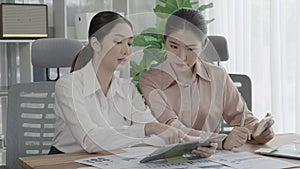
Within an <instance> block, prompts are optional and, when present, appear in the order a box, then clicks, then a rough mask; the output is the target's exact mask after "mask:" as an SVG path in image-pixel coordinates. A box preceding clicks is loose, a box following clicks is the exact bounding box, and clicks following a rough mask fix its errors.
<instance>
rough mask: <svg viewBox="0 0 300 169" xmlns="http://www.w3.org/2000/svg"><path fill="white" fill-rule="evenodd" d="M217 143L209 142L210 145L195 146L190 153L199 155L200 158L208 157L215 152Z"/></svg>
mask: <svg viewBox="0 0 300 169" xmlns="http://www.w3.org/2000/svg"><path fill="white" fill-rule="evenodd" d="M217 147H218V144H217V143H210V147H197V148H195V149H194V150H192V152H191V153H193V154H197V155H199V157H201V158H208V157H210V156H211V155H213V154H214V153H215V152H216V149H217Z"/></svg>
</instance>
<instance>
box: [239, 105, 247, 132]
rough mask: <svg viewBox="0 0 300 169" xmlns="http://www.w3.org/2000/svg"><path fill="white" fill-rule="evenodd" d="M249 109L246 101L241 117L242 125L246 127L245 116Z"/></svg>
mask: <svg viewBox="0 0 300 169" xmlns="http://www.w3.org/2000/svg"><path fill="white" fill-rule="evenodd" d="M247 109H248V108H247V104H246V103H244V107H243V112H242V119H241V127H244V125H245V116H246V111H247Z"/></svg>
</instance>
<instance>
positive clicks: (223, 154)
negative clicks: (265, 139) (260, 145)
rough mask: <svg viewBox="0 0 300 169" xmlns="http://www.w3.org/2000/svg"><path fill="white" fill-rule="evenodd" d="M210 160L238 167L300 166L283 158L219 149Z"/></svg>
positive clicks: (255, 168) (263, 168)
mask: <svg viewBox="0 0 300 169" xmlns="http://www.w3.org/2000/svg"><path fill="white" fill-rule="evenodd" d="M209 159H210V160H212V161H214V162H217V163H222V164H225V165H228V166H231V167H233V168H238V169H266V168H272V169H280V168H290V167H296V166H299V164H298V165H297V164H293V163H290V162H285V161H282V160H278V159H274V158H269V157H265V156H261V155H257V154H253V153H248V152H240V153H234V152H232V151H224V150H223V151H217V153H216V155H214V156H212V157H211V158H209Z"/></svg>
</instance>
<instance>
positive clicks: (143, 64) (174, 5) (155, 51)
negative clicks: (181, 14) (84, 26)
mask: <svg viewBox="0 0 300 169" xmlns="http://www.w3.org/2000/svg"><path fill="white" fill-rule="evenodd" d="M159 1H160V3H159V4H157V5H156V7H155V8H154V9H153V11H154V12H155V14H156V16H158V17H159V18H160V21H159V22H158V24H157V25H156V27H150V28H147V29H146V30H144V31H142V33H141V34H139V35H136V36H135V37H134V41H133V46H139V47H143V57H142V59H141V61H140V63H137V62H135V61H133V60H131V61H130V75H131V77H132V81H133V82H134V83H135V85H136V87H137V89H138V91H139V92H140V93H142V91H141V88H140V84H139V79H140V76H141V75H142V74H143V73H144V72H146V71H147V70H149V69H150V68H151V67H153V66H156V65H157V64H160V63H162V62H163V61H164V60H165V59H166V53H165V50H164V44H163V39H162V32H163V31H164V28H165V24H166V20H167V17H168V16H169V15H170V14H171V13H172V12H174V11H175V10H177V9H180V8H183V7H186V8H193V5H196V4H197V3H198V2H191V0H159ZM212 7H213V3H209V4H206V5H201V6H200V7H198V8H197V10H198V11H199V12H203V11H204V10H206V9H208V8H212ZM212 21H214V19H210V20H207V21H206V22H207V23H210V22H212Z"/></svg>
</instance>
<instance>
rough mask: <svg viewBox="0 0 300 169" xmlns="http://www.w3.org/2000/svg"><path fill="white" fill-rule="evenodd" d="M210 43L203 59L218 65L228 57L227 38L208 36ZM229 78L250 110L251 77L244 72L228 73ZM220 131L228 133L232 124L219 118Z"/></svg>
mask: <svg viewBox="0 0 300 169" xmlns="http://www.w3.org/2000/svg"><path fill="white" fill-rule="evenodd" d="M208 38H209V40H210V43H209V44H208V46H207V48H206V49H205V51H204V60H205V61H208V62H217V63H218V65H219V64H220V62H221V61H227V60H228V59H229V52H228V45H227V40H226V38H225V37H223V36H208ZM229 76H230V78H231V79H232V81H233V83H234V84H235V86H236V87H237V89H238V90H239V92H240V94H241V95H242V97H243V98H244V100H245V102H246V103H247V107H248V109H249V110H252V89H251V88H252V87H251V79H250V78H249V76H247V75H245V74H237V73H229ZM220 123H221V129H220V133H226V134H227V133H229V132H230V131H231V129H232V126H230V125H229V124H227V123H226V122H225V121H224V120H223V119H221V122H220Z"/></svg>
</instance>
